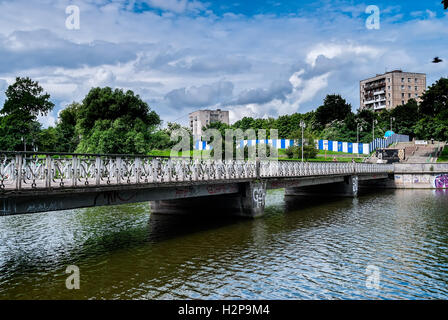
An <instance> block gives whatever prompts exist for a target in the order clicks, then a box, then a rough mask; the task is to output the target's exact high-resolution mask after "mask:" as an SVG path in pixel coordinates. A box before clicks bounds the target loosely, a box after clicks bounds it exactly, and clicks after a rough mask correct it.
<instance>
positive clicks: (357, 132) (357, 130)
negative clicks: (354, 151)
mask: <svg viewBox="0 0 448 320" xmlns="http://www.w3.org/2000/svg"><path fill="white" fill-rule="evenodd" d="M360 131H361V132H362V125H361V124H360V123H358V125H357V126H356V143H357V144H358V158H359V132H360Z"/></svg>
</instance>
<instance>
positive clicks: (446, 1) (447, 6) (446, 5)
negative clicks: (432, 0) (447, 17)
mask: <svg viewBox="0 0 448 320" xmlns="http://www.w3.org/2000/svg"><path fill="white" fill-rule="evenodd" d="M442 4H443V8H444V9H445V10H446V9H448V0H442Z"/></svg>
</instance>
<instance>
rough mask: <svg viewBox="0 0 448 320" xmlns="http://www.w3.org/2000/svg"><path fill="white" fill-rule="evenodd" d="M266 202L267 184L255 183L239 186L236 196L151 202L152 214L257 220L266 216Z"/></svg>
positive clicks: (226, 195) (262, 182) (227, 195)
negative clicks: (227, 216) (228, 216)
mask: <svg viewBox="0 0 448 320" xmlns="http://www.w3.org/2000/svg"><path fill="white" fill-rule="evenodd" d="M265 201H266V182H265V181H253V182H245V183H241V184H239V190H238V192H237V193H234V194H224V195H216V196H207V197H194V198H186V199H173V200H157V201H151V213H152V214H156V215H206V216H208V217H211V216H216V215H233V216H240V217H247V218H256V217H260V216H262V215H263V214H264V207H265Z"/></svg>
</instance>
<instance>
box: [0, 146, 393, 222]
mask: <svg viewBox="0 0 448 320" xmlns="http://www.w3.org/2000/svg"><path fill="white" fill-rule="evenodd" d="M393 170H394V169H393V165H387V164H365V163H313V162H298V161H268V160H211V159H208V160H207V159H206V160H204V159H194V158H181V157H179V158H168V157H166V158H164V157H151V156H135V155H102V154H69V153H61V154H55V153H37V152H0V215H11V214H20V213H36V212H45V211H52V210H66V209H74V208H83V207H92V206H103V205H116V204H124V203H134V202H144V201H151V212H152V213H156V214H188V213H192V212H200V211H204V210H207V211H208V212H213V213H216V214H218V213H219V212H222V213H234V214H236V215H240V216H248V217H256V216H260V215H262V214H263V211H264V204H265V197H266V190H267V189H279V188H285V194H286V196H288V197H294V196H297V195H303V194H310V193H319V194H323V193H332V194H338V195H341V196H356V195H357V192H358V183H359V181H362V180H378V179H388V175H389V174H391V173H393Z"/></svg>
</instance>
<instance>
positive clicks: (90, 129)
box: [76, 87, 161, 154]
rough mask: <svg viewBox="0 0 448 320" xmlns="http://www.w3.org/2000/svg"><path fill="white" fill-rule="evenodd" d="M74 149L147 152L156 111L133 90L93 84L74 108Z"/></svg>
mask: <svg viewBox="0 0 448 320" xmlns="http://www.w3.org/2000/svg"><path fill="white" fill-rule="evenodd" d="M76 111H77V117H76V132H77V133H78V135H80V136H81V141H80V143H79V145H78V147H77V149H76V151H77V152H82V153H84V152H89V153H140V154H141V153H147V152H148V151H149V150H150V149H151V141H153V139H151V137H152V134H153V133H154V131H155V130H156V128H157V127H158V126H159V125H160V124H161V121H160V118H159V115H158V114H157V113H155V112H154V111H151V110H150V108H149V106H148V104H147V103H146V102H144V101H143V100H142V99H141V98H140V97H139V96H138V95H134V92H132V91H131V90H128V91H126V92H123V90H121V89H115V90H112V89H111V88H109V87H106V88H93V89H91V90H90V92H89V93H88V94H87V96H86V97H85V98H84V100H83V102H82V104H81V105H79V106H78V107H77V109H76Z"/></svg>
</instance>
